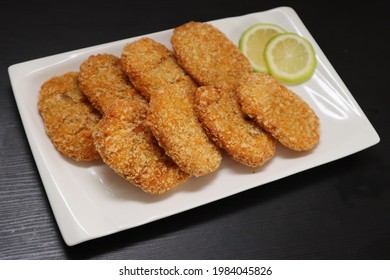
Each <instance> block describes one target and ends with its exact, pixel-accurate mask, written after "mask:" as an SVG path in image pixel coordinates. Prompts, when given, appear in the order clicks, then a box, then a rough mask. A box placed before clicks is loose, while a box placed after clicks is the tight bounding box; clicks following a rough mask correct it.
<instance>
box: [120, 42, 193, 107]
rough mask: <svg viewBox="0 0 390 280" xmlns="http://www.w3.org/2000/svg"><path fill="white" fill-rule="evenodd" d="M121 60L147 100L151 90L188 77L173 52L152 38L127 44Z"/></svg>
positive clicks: (126, 71)
mask: <svg viewBox="0 0 390 280" xmlns="http://www.w3.org/2000/svg"><path fill="white" fill-rule="evenodd" d="M121 61H122V66H123V70H124V71H125V73H126V74H127V75H128V77H129V79H130V81H131V82H132V84H133V85H134V87H135V88H136V89H137V90H139V91H140V92H141V94H142V95H144V97H145V98H146V99H147V100H149V99H150V92H152V91H155V90H158V89H159V88H161V87H163V86H165V85H167V84H173V83H175V82H176V81H179V80H181V79H188V77H187V75H186V73H185V72H184V71H183V69H182V68H181V67H180V66H179V65H178V64H177V62H176V59H175V57H174V55H173V53H172V52H171V51H169V50H168V49H167V48H166V47H165V46H164V45H162V44H160V43H158V42H156V41H154V40H152V39H150V38H142V39H140V40H137V41H135V42H132V43H129V44H127V45H126V46H125V47H124V48H123V51H122V55H121Z"/></svg>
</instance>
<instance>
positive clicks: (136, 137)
mask: <svg viewBox="0 0 390 280" xmlns="http://www.w3.org/2000/svg"><path fill="white" fill-rule="evenodd" d="M147 112H148V106H147V105H146V104H144V103H141V102H138V101H134V100H119V101H117V102H115V103H114V104H113V105H112V106H110V107H109V108H108V109H107V110H106V112H105V114H104V116H103V118H102V120H101V121H100V122H99V124H98V126H97V128H96V130H95V133H94V134H93V138H94V142H95V146H96V149H97V150H98V151H99V153H100V155H101V157H102V159H103V161H104V162H105V163H106V164H107V165H108V166H110V167H111V168H112V169H113V170H115V171H116V172H117V173H118V174H119V175H120V176H122V177H123V178H125V179H126V180H128V181H130V182H132V183H133V184H135V185H136V186H138V187H140V188H141V189H142V190H143V191H145V192H147V193H151V194H161V193H163V192H165V191H167V190H169V189H171V188H173V187H175V186H177V185H179V184H180V183H182V182H184V181H186V180H187V179H188V178H189V177H190V175H189V174H187V173H185V172H183V171H182V170H181V169H180V168H179V167H178V166H177V165H176V164H175V163H174V162H173V161H172V160H171V159H170V158H169V157H168V156H167V155H166V154H165V152H164V150H163V149H162V148H161V147H160V146H159V145H158V143H157V142H156V140H155V138H154V137H153V135H152V132H151V131H150V129H149V127H148V126H147V124H146V117H147Z"/></svg>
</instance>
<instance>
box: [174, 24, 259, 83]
mask: <svg viewBox="0 0 390 280" xmlns="http://www.w3.org/2000/svg"><path fill="white" fill-rule="evenodd" d="M171 43H172V46H173V49H174V51H175V55H176V57H177V59H178V62H179V64H180V65H181V66H182V67H183V68H184V69H185V70H186V71H187V72H188V73H189V74H190V75H191V77H192V78H193V79H194V80H195V81H196V82H197V83H199V84H200V85H210V86H214V87H225V86H230V87H237V86H238V82H239V80H240V79H241V77H242V75H245V74H248V73H251V72H252V67H251V64H250V62H249V61H248V59H247V58H246V57H245V56H244V55H243V54H242V53H241V51H240V50H239V49H238V48H237V46H236V45H234V44H233V42H231V41H230V40H229V39H228V38H227V37H226V35H225V34H224V33H222V32H221V31H220V30H218V29H217V28H215V27H214V26H212V25H210V24H207V23H200V22H188V23H186V24H184V25H181V26H179V27H177V28H175V29H174V31H173V36H172V38H171Z"/></svg>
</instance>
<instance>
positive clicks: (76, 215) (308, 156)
mask: <svg viewBox="0 0 390 280" xmlns="http://www.w3.org/2000/svg"><path fill="white" fill-rule="evenodd" d="M259 22H267V23H275V24H278V25H280V26H282V27H283V28H285V29H286V30H288V31H291V32H296V33H299V34H301V35H302V36H304V37H306V38H307V39H308V40H309V41H310V42H311V43H312V44H313V46H314V48H315V51H316V54H317V59H318V66H317V69H316V71H315V73H314V76H313V77H312V78H311V80H309V81H308V82H306V83H304V84H302V85H299V86H295V87H291V89H292V90H293V91H295V92H296V93H297V94H299V95H300V96H302V97H303V98H304V100H306V102H308V103H309V104H310V105H311V107H312V108H313V109H314V110H315V111H316V112H317V114H318V116H319V118H320V120H321V141H320V143H319V144H318V146H317V147H316V148H315V149H314V150H312V151H311V152H306V153H296V152H292V151H289V150H287V149H285V148H283V147H282V146H280V145H279V146H278V147H277V152H276V155H275V157H274V158H273V159H272V160H271V161H270V162H269V163H267V164H266V165H265V166H263V167H261V168H249V167H245V166H242V165H240V164H238V163H236V162H234V161H232V160H231V159H230V158H229V157H228V156H227V155H225V156H224V159H223V161H222V165H221V167H220V168H219V170H217V171H216V172H214V173H213V174H210V175H207V176H204V177H200V178H192V179H190V180H189V181H188V182H186V183H184V184H182V185H181V186H179V187H177V188H176V189H174V190H171V191H169V192H168V193H166V194H163V195H161V196H153V195H149V194H146V193H143V192H142V191H141V190H139V189H138V188H137V187H134V186H132V185H131V184H130V183H128V182H127V181H125V180H123V179H122V178H121V177H119V176H118V175H117V174H115V173H114V172H113V171H112V170H111V169H110V168H108V167H107V166H105V165H104V164H103V163H102V162H101V161H95V162H93V163H77V162H75V161H72V160H69V159H67V158H65V157H63V156H61V155H60V153H59V152H57V151H56V149H55V148H54V146H53V145H52V143H51V141H50V140H49V138H48V137H47V135H46V133H45V130H44V126H43V122H42V119H41V117H40V116H39V114H38V110H37V106H36V104H37V100H38V92H39V88H40V86H41V85H42V83H43V82H44V81H46V80H47V79H49V78H50V77H52V76H53V75H59V74H62V73H64V72H67V71H71V70H72V71H78V69H79V65H80V64H81V62H82V61H83V60H85V59H86V58H87V57H88V56H89V55H92V54H97V53H112V54H115V55H118V56H120V54H121V51H122V48H123V46H124V45H125V43H128V42H131V41H134V40H136V39H138V38H140V37H136V38H130V39H125V40H121V41H116V42H112V43H108V44H103V45H98V46H94V47H90V48H85V49H80V50H75V51H71V52H67V53H62V54H58V55H53V56H49V57H44V58H41V59H36V60H32V61H28V62H24V63H19V64H15V65H12V66H10V68H9V75H10V78H11V83H12V88H13V91H14V95H15V98H16V101H17V105H18V108H19V112H20V115H21V118H22V121H23V125H24V128H25V131H26V134H27V137H28V141H29V143H30V146H31V150H32V152H33V155H34V158H35V161H36V164H37V166H38V169H39V172H40V175H41V178H42V181H43V184H44V187H45V190H46V193H47V195H48V197H49V200H50V204H51V207H52V209H53V212H54V215H55V218H56V220H57V223H58V225H59V228H60V231H61V233H62V235H63V238H64V240H65V242H66V244H68V245H69V246H71V245H75V244H78V243H81V242H84V241H86V240H90V239H94V238H97V237H101V236H105V235H108V234H112V233H115V232H118V231H121V230H124V229H129V228H132V227H136V226H139V225H142V224H145V223H149V222H151V221H154V220H157V219H161V218H163V217H167V216H169V215H173V214H176V213H179V212H182V211H185V210H188V209H191V208H194V207H197V206H200V205H203V204H206V203H209V202H212V201H215V200H218V199H221V198H223V197H227V196H230V195H233V194H236V193H239V192H242V191H244V190H248V189H250V188H254V187H256V186H260V185H263V184H266V183H268V182H271V181H275V180H277V179H280V178H283V177H286V176H289V175H292V174H294V173H297V172H300V171H303V170H306V169H309V168H312V167H315V166H318V165H321V164H324V163H327V162H330V161H333V160H336V159H339V158H342V157H345V156H347V155H350V154H352V153H355V152H358V151H360V150H362V149H365V148H367V147H370V146H372V145H374V144H376V143H378V142H379V136H378V134H377V133H376V132H375V130H374V128H373V127H372V125H371V124H370V122H369V121H368V119H367V117H366V116H365V115H364V113H363V111H362V110H361V109H360V107H359V105H358V104H357V102H356V101H355V100H354V98H353V97H352V95H351V93H350V92H349V91H348V89H347V88H346V86H345V85H344V83H343V82H342V80H341V79H340V77H339V76H338V75H337V73H336V72H335V70H334V69H333V67H332V65H331V64H330V63H329V61H328V60H327V58H326V57H325V55H324V54H323V52H322V51H321V49H320V48H319V46H318V45H317V44H316V42H315V41H314V39H313V37H312V36H311V35H310V33H309V32H308V30H307V29H306V27H305V26H304V24H303V23H302V21H301V20H300V18H299V17H298V15H297V14H296V13H295V11H294V10H292V9H291V8H288V7H281V8H276V9H273V10H269V11H265V12H259V13H253V14H248V15H244V16H240V17H233V18H226V19H220V20H215V21H212V22H211V23H212V24H213V25H214V26H216V27H217V28H219V29H220V30H222V31H223V32H225V33H226V35H227V36H228V37H229V38H230V39H231V40H232V41H233V42H235V43H238V40H239V37H240V34H241V33H242V32H243V31H244V30H245V29H246V28H248V27H249V26H251V25H252V24H255V23H259ZM171 35H172V30H166V31H162V32H158V33H153V34H148V35H145V36H148V37H150V38H153V39H155V40H156V41H159V42H161V43H163V44H165V45H166V46H167V47H169V48H171V45H170V42H169V40H170V37H171Z"/></svg>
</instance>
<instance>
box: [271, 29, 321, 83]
mask: <svg viewBox="0 0 390 280" xmlns="http://www.w3.org/2000/svg"><path fill="white" fill-rule="evenodd" d="M264 59H265V62H266V65H267V68H268V70H269V72H270V74H271V75H272V76H274V77H275V78H276V79H278V80H279V81H281V82H283V83H286V84H290V85H296V84H299V83H302V82H304V81H306V80H308V79H309V78H310V77H311V76H312V75H313V73H314V70H315V68H316V64H317V60H316V55H315V52H314V48H313V46H312V45H311V44H310V42H309V41H308V40H306V39H305V38H303V37H301V36H299V35H298V34H295V33H283V34H280V35H277V36H275V37H273V38H272V39H271V40H270V41H269V42H268V44H267V45H266V46H265V49H264Z"/></svg>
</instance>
